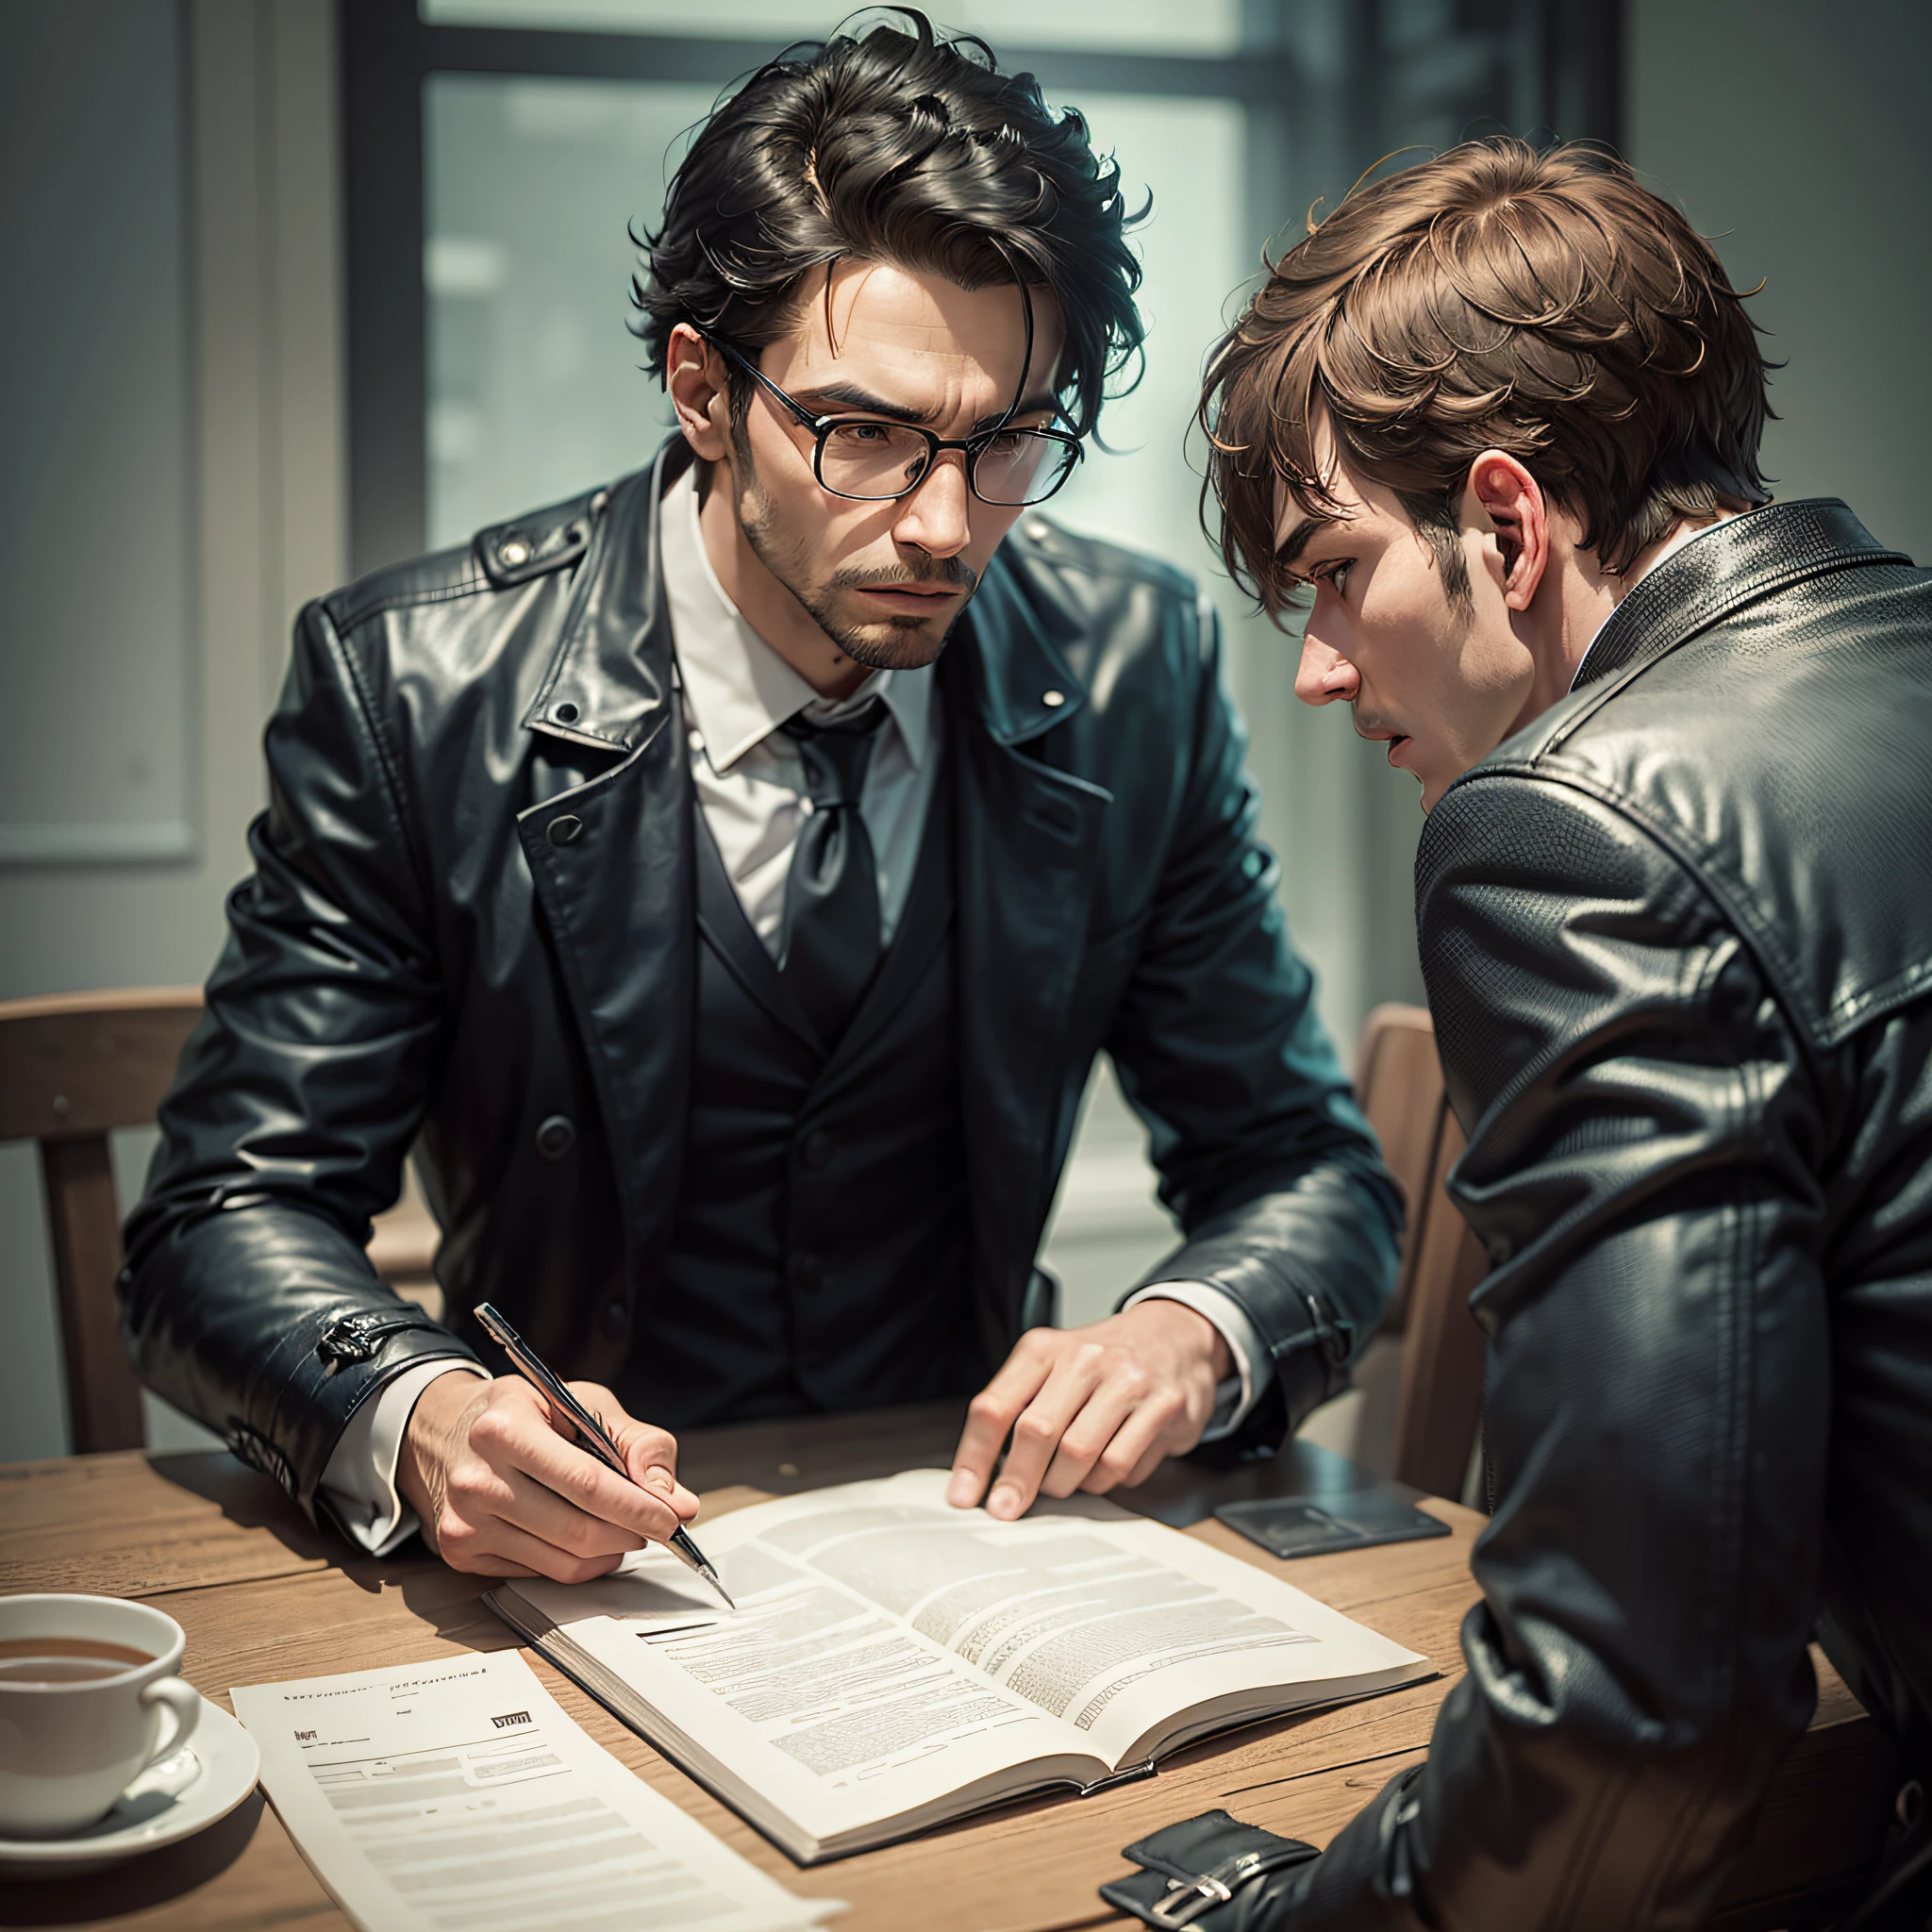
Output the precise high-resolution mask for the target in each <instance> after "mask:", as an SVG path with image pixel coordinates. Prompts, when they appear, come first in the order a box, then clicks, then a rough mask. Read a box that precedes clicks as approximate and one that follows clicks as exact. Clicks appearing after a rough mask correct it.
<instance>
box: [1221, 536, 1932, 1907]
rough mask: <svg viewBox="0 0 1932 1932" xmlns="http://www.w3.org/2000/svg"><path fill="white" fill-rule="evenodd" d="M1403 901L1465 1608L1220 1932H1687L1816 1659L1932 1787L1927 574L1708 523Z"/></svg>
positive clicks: (1609, 636)
mask: <svg viewBox="0 0 1932 1932" xmlns="http://www.w3.org/2000/svg"><path fill="white" fill-rule="evenodd" d="M1416 873H1417V904H1418V909H1419V917H1420V923H1421V939H1422V948H1423V964H1424V972H1425V974H1426V975H1427V980H1428V989H1429V1003H1430V1006H1431V1008H1432V1009H1433V1011H1434V1013H1435V1017H1436V1027H1437V1039H1438V1041H1439V1042H1440V1044H1441V1053H1442V1061H1443V1068H1444V1071H1445V1073H1446V1074H1447V1077H1448V1083H1449V1092H1450V1097H1451V1100H1452V1102H1453V1104H1454V1106H1455V1108H1456V1111H1457V1117H1458V1119H1460V1120H1461V1121H1462V1123H1463V1124H1464V1125H1465V1126H1466V1127H1467V1128H1468V1130H1469V1134H1470V1145H1469V1151H1468V1154H1467V1155H1466V1157H1465V1158H1464V1159H1463V1160H1462V1162H1461V1164H1460V1166H1459V1167H1458V1169H1457V1173H1456V1175H1455V1177H1454V1181H1453V1191H1454V1193H1455V1195H1456V1198H1457V1202H1458V1203H1459V1204H1460V1206H1461V1207H1462V1208H1463V1211H1464V1212H1465V1213H1466V1214H1467V1215H1468V1217H1469V1219H1470V1220H1471V1222H1472V1223H1473V1224H1474V1226H1475V1228H1476V1230H1477V1232H1478V1233H1479V1234H1480V1235H1481V1236H1482V1238H1483V1240H1484V1241H1485V1242H1486V1243H1487V1245H1488V1247H1489V1250H1490V1253H1491V1256H1492V1257H1494V1262H1495V1267H1494V1272H1493V1273H1492V1274H1491V1275H1490V1276H1489V1278H1488V1279H1487V1281H1486V1282H1485V1283H1484V1285H1483V1286H1482V1288H1481V1289H1480V1290H1479V1291H1477V1293H1476V1295H1475V1297H1474V1306H1475V1309H1476V1313H1477V1316H1478V1318H1479V1319H1480V1321H1481V1323H1482V1324H1483V1326H1484V1327H1485V1328H1486V1329H1487V1330H1488V1332H1489V1335H1490V1339H1491V1344H1490V1367H1489V1383H1488V1409H1487V1421H1486V1431H1487V1434H1486V1441H1487V1448H1488V1457H1489V1462H1490V1474H1491V1484H1492V1493H1493V1500H1494V1516H1493V1519H1492V1521H1491V1525H1490V1528H1489V1529H1488V1531H1487V1532H1486V1533H1485V1535H1484V1536H1483V1538H1482V1539H1481V1541H1479V1542H1478V1543H1477V1545H1476V1557H1475V1571H1476V1575H1477V1577H1478V1579H1479V1581H1480V1582H1481V1584H1482V1587H1483V1602H1482V1603H1481V1605H1480V1606H1479V1607H1477V1608H1476V1609H1474V1611H1472V1612H1471V1614H1470V1616H1469V1618H1468V1620H1467V1622H1466V1623H1465V1624H1464V1625H1463V1632H1462V1644H1463V1654H1464V1657H1465V1658H1466V1659H1467V1662H1468V1666H1469V1668H1468V1674H1466V1675H1465V1676H1464V1677H1462V1679H1461V1680H1460V1681H1459V1682H1458V1683H1457V1685H1456V1686H1455V1687H1454V1689H1453V1690H1452V1691H1450V1694H1449V1697H1448V1699H1447V1701H1446V1703H1445V1704H1444V1706H1443V1708H1442V1711H1441V1718H1440V1721H1439V1723H1438V1724H1437V1727H1436V1734H1435V1739H1434V1741H1433V1742H1432V1743H1431V1745H1430V1748H1429V1756H1428V1761H1427V1763H1426V1765H1425V1766H1424V1767H1422V1768H1420V1769H1419V1770H1418V1771H1416V1772H1411V1773H1408V1774H1405V1775H1404V1776H1403V1777H1402V1778H1400V1779H1398V1780H1397V1781H1396V1783H1395V1784H1394V1785H1391V1787H1389V1788H1388V1790H1385V1791H1384V1793H1383V1794H1382V1796H1381V1797H1380V1798H1379V1799H1378V1800H1377V1801H1376V1802H1375V1804H1374V1805H1373V1806H1372V1807H1370V1808H1369V1810H1368V1811H1367V1812H1366V1813H1365V1814H1364V1815H1363V1816H1362V1817H1360V1818H1358V1819H1357V1820H1356V1821H1355V1822H1354V1823H1353V1824H1351V1825H1350V1826H1349V1828H1348V1829H1347V1830H1346V1831H1345V1832H1343V1833H1342V1835H1341V1838H1340V1839H1338V1840H1336V1842H1335V1843H1334V1844H1333V1845H1332V1846H1331V1847H1330V1848H1329V1850H1328V1851H1327V1852H1326V1853H1325V1854H1324V1856H1323V1857H1321V1858H1320V1859H1318V1860H1316V1861H1315V1862H1314V1863H1313V1864H1312V1865H1309V1866H1307V1867H1305V1868H1303V1869H1302V1870H1301V1871H1299V1872H1293V1873H1284V1874H1280V1875H1279V1877H1278V1878H1276V1879H1274V1880H1271V1881H1269V1885H1268V1892H1269V1893H1270V1894H1272V1895H1263V1894H1262V1892H1261V1891H1259V1890H1257V1891H1253V1892H1251V1893H1250V1895H1249V1896H1248V1897H1247V1898H1245V1899H1243V1900H1242V1901H1241V1904H1240V1906H1239V1907H1238V1908H1235V1907H1230V1908H1229V1909H1227V1910H1225V1911H1223V1912H1219V1913H1216V1914H1213V1915H1210V1916H1208V1917H1207V1918H1204V1919H1203V1920H1202V1921H1201V1922H1200V1923H1201V1924H1202V1925H1203V1926H1204V1927H1208V1928H1212V1932H1232V1928H1234V1927H1237V1926H1241V1927H1249V1928H1253V1927H1259V1926H1263V1925H1266V1926H1270V1927H1292V1928H1294V1932H1306V1928H1311V1927H1328V1926H1335V1927H1341V1926H1347V1927H1349V1928H1351V1932H1359V1928H1365V1927H1367V1928H1373V1927H1397V1926H1399V1927H1403V1928H1409V1932H1413V1928H1419V1927H1422V1926H1428V1927H1431V1928H1433V1932H1452V1928H1455V1932H1464V1928H1467V1932H1497V1928H1504V1927H1507V1928H1508V1932H1538V1928H1542V1927H1557V1926H1561V1927H1564V1928H1566V1932H1588V1928H1598V1927H1601V1928H1611V1927H1616V1928H1620V1932H1621V1928H1625V1927H1630V1928H1635V1927H1640V1926H1641V1927H1671V1928H1674V1927H1689V1926H1694V1925H1698V1924H1702V1923H1703V1921H1704V1919H1705V1916H1706V1914H1707V1911H1708V1910H1709V1908H1710V1907H1711V1906H1712V1904H1713V1903H1714V1901H1715V1900H1716V1899H1717V1897H1718V1895H1719V1892H1720V1889H1721V1887H1722V1884H1723V1881H1724V1876H1725V1874H1726V1873H1727V1871H1728V1870H1729V1869H1730V1867H1731V1866H1732V1864H1733V1862H1734V1860H1735V1857H1736V1856H1737V1854H1738V1853H1739V1852H1740V1850H1741V1848H1742V1846H1743V1845H1744V1843H1745V1841H1746V1840H1747V1839H1748V1838H1749V1836H1750V1832H1751V1829H1752V1825H1753V1823H1754V1819H1755V1814H1756V1811H1757V1806H1758V1803H1759V1801H1760V1799H1761V1798H1762V1797H1763V1795H1764V1792H1765V1789H1766V1787H1767V1785H1768V1783H1769V1781H1770V1779H1771V1777H1772V1774H1773V1773H1774V1770H1775V1768H1776V1766H1777V1764H1778V1761H1779V1759H1780V1758H1781V1757H1783V1755H1784V1753H1785V1752H1786V1750H1787V1749H1788V1748H1789V1747H1790V1744H1791V1743H1792V1742H1793V1740H1796V1739H1797V1738H1798V1737H1799V1735H1800V1734H1801V1733H1802V1732H1803V1731H1804V1729H1805V1727H1806V1725H1807V1723H1808V1722H1809V1719H1810V1717H1811V1713H1812V1709H1813V1704H1814V1680H1813V1675H1812V1670H1811V1665H1810V1662H1809V1660H1808V1658H1807V1653H1806V1646H1807V1641H1808V1640H1809V1639H1810V1638H1811V1637H1812V1635H1813V1633H1814V1630H1815V1631H1816V1632H1817V1634H1818V1635H1819V1636H1820V1638H1821V1639H1822V1641H1823V1642H1824V1647H1825V1650H1826V1652H1827V1654H1828V1655H1829V1656H1830V1657H1831V1658H1832V1660H1833V1662H1834V1663H1835V1664H1836V1665H1837V1666H1838V1668H1839V1669H1840V1671H1841V1672H1842V1673H1843V1674H1844V1675H1845V1676H1846V1678H1847V1680H1848V1681H1849V1682H1850V1684H1851V1685H1852V1688H1853V1689H1854V1690H1855V1691H1857V1694H1858V1696H1859V1697H1860V1698H1861V1699H1862V1700H1863V1702H1864V1703H1865V1705H1866V1707H1867V1708H1868V1709H1870V1710H1871V1711H1872V1712H1873V1714H1874V1717H1876V1718H1877V1719H1878V1720H1879V1722H1880V1723H1881V1724H1885V1725H1886V1726H1887V1727H1889V1729H1890V1731H1891V1732H1892V1734H1893V1735H1894V1737H1896V1739H1897V1740H1899V1743H1900V1746H1901V1751H1902V1755H1903V1757H1904V1759H1905V1761H1906V1764H1907V1767H1908V1768H1916V1770H1917V1772H1918V1774H1919V1775H1920V1776H1921V1777H1924V1775H1925V1774H1926V1772H1927V1769H1928V1767H1932V573H1928V572H1924V571H1919V570H1914V569H1913V568H1911V566H1910V563H1909V560H1908V559H1907V558H1903V557H1900V556H1897V555H1895V554H1893V553H1891V552H1888V551H1885V550H1883V549H1881V548H1879V546H1878V545H1877V544H1876V543H1874V541H1873V540H1872V539H1871V538H1870V537H1869V536H1868V535H1867V534H1866V533H1865V531H1864V530H1863V529H1862V528H1861V527H1860V526H1859V525H1858V524H1857V521H1856V520H1855V519H1854V518H1853V517H1852V515H1851V513H1850V512H1849V511H1848V510H1847V509H1846V508H1845V507H1844V506H1843V505H1842V504H1841V503H1838V502H1835V501H1823V502H1805V503H1791V504H1787V505H1777V506H1774V507H1772V508H1766V509H1761V510H1757V511H1755V512H1753V513H1752V514H1750V515H1748V516H1744V517H1740V518H1738V519H1737V520H1735V521H1734V522H1731V523H1728V524H1725V525H1721V526H1720V527H1719V528H1717V529H1715V530H1713V531H1711V532H1709V533H1707V534H1706V535H1704V536H1703V537H1701V538H1699V539H1698V540H1697V541H1695V542H1693V543H1691V544H1690V545H1688V546H1687V547H1686V548H1684V549H1683V550H1681V551H1679V552H1678V553H1677V554H1676V555H1675V556H1674V557H1673V558H1668V559H1666V560H1665V561H1664V562H1663V563H1662V564H1661V565H1659V566H1658V567H1657V569H1656V570H1655V571H1653V572H1652V573H1651V574H1649V575H1647V576H1645V577H1644V578H1643V579H1642V580H1641V582H1640V583H1639V584H1638V585H1637V586H1636V587H1635V588H1634V590H1633V591H1631V593H1630V595H1629V596H1628V597H1627V598H1626V599H1625V600H1624V603H1623V604H1622V605H1621V606H1620V607H1619V608H1618V609H1617V611H1616V612H1615V614H1614V615H1613V616H1612V617H1611V619H1610V621H1609V623H1608V624H1607V626H1606V627H1605V629H1604V630H1603V632H1602V633H1601V634H1600V635H1599V637H1598V639H1597V641H1596V642H1595V645H1594V646H1593V648H1592V649H1591V652H1590V654H1589V657H1588V658H1587V659H1586V661H1585V663H1584V666H1583V670H1582V674H1581V676H1580V677H1579V680H1578V683H1577V688H1576V689H1575V691H1574V692H1573V694H1572V695H1570V696H1569V697H1568V698H1566V699H1565V700H1564V701H1563V702H1561V703H1559V704H1558V705H1557V706H1556V707H1555V708H1553V709H1551V710H1550V711H1548V712H1546V713H1545V714H1544V715H1543V716H1542V717H1541V718H1540V719H1539V720H1538V721H1537V722H1536V723H1535V724H1533V725H1531V726H1530V727H1529V728H1528V729H1527V730H1525V731H1524V732H1522V733H1520V734H1519V735H1518V736H1516V737H1515V738H1513V739H1511V740H1510V741H1508V742H1507V743H1506V744H1504V745H1503V746H1502V747H1501V748H1500V749H1499V750H1498V751H1497V752H1496V753H1495V754H1494V755H1493V756H1492V757H1491V758H1488V759H1487V760H1486V761H1485V762H1483V763H1482V764H1480V765H1478V766H1476V767H1475V768H1474V770H1473V771H1471V772H1469V773H1467V774H1464V775H1463V777H1462V778H1460V779H1459V780H1458V781H1457V783H1456V784H1455V785H1453V786H1452V787H1451V788H1450V789H1449V791H1447V792H1446V793H1445V794H1444V796H1443V798H1442V800H1441V803H1440V804H1439V805H1438V806H1437V808H1436V809H1435V810H1434V811H1433V812H1432V813H1431V814H1430V817H1429V820H1428V824H1427V826H1426V829H1425V831H1424V837H1423V842H1422V848H1421V851H1420V854H1419V856H1418V859H1417V868H1416ZM1923 1910H1924V1906H1923V1904H1922V1905H1921V1907H1920V1911H1921V1913H1923ZM1911 1923H1913V1924H1917V1923H1918V1920H1917V1919H1916V1918H1914V1919H1913V1920H1912V1922H1911Z"/></svg>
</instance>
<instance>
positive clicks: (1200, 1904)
mask: <svg viewBox="0 0 1932 1932" xmlns="http://www.w3.org/2000/svg"><path fill="white" fill-rule="evenodd" d="M1320 1856H1321V1855H1320V1853H1319V1852H1318V1851H1317V1850H1316V1848H1315V1847H1314V1846H1313V1845H1307V1844H1304V1843H1303V1842H1302V1841H1301V1840H1300V1839H1295V1838H1277V1837H1276V1836H1275V1835H1274V1833H1273V1832H1272V1831H1263V1830H1262V1829H1261V1827H1260V1826H1259V1825H1258V1824H1242V1823H1241V1820H1240V1819H1238V1818H1230V1817H1229V1816H1228V1814H1227V1813H1226V1812H1225V1811H1204V1812H1202V1813H1201V1815H1200V1816H1199V1817H1198V1818H1190V1819H1187V1820H1185V1821H1184V1822H1183V1823H1182V1824H1169V1825H1165V1826H1163V1827H1162V1828H1161V1829H1160V1830H1159V1831H1157V1832H1155V1833H1154V1834H1153V1836H1152V1837H1150V1838H1143V1839H1141V1840H1140V1842H1139V1843H1138V1844H1131V1845H1129V1846H1127V1848H1126V1849H1125V1850H1124V1852H1123V1853H1122V1854H1121V1857H1124V1858H1131V1859H1132V1860H1133V1861H1134V1863H1135V1864H1137V1865H1138V1866H1140V1868H1141V1869H1140V1871H1138V1872H1137V1873H1135V1874H1134V1875H1133V1876H1132V1877H1131V1878H1120V1879H1116V1880H1115V1881H1114V1882H1113V1883H1112V1884H1111V1885H1103V1886H1102V1887H1101V1888H1100V1895H1101V1897H1102V1898H1104V1899H1105V1900H1106V1901H1107V1902H1108V1905H1110V1906H1112V1907H1115V1909H1116V1910H1118V1911H1123V1912H1132V1913H1133V1915H1134V1916H1135V1918H1137V1919H1139V1920H1140V1921H1141V1923H1142V1924H1147V1925H1152V1926H1154V1927H1156V1928H1157V1932H1180V1928H1182V1927H1191V1928H1192V1932H1214V1928H1215V1925H1216V1924H1217V1923H1218V1921H1217V1919H1216V1918H1215V1917H1214V1916H1213V1914H1214V1913H1215V1912H1216V1910H1217V1908H1218V1907H1222V1906H1224V1905H1227V1904H1229V1903H1231V1902H1232V1901H1233V1900H1234V1898H1235V1897H1236V1895H1237V1894H1238V1893H1240V1892H1241V1890H1243V1889H1244V1888H1245V1887H1247V1886H1250V1885H1252V1884H1254V1883H1255V1882H1256V1881H1257V1879H1260V1878H1264V1877H1265V1876H1267V1874H1269V1873H1271V1872H1280V1871H1284V1870H1286V1869H1287V1868H1288V1867H1289V1866H1291V1865H1302V1864H1306V1863H1307V1861H1308V1859H1310V1858H1314V1857H1320Z"/></svg>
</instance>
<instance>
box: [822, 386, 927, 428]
mask: <svg viewBox="0 0 1932 1932" xmlns="http://www.w3.org/2000/svg"><path fill="white" fill-rule="evenodd" d="M792 400H793V401H794V402H796V403H798V404H799V405H800V406H801V407H803V408H816V409H817V411H818V413H819V414H820V415H826V414H829V413H830V411H831V409H835V408H837V409H860V410H863V411H864V412H865V414H866V415H868V416H883V417H885V418H886V419H887V421H888V422H891V423H918V424H924V423H928V422H930V421H931V420H932V411H931V410H930V409H910V408H907V406H906V405H905V404H904V403H889V402H887V401H886V399H885V398H884V397H883V396H875V395H874V394H873V393H872V391H870V390H864V389H860V388H859V386H858V384H857V383H856V382H825V383H820V384H819V385H818V386H817V387H816V388H814V389H808V390H801V391H799V392H798V393H797V395H795V396H794V397H793V398H792Z"/></svg>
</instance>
